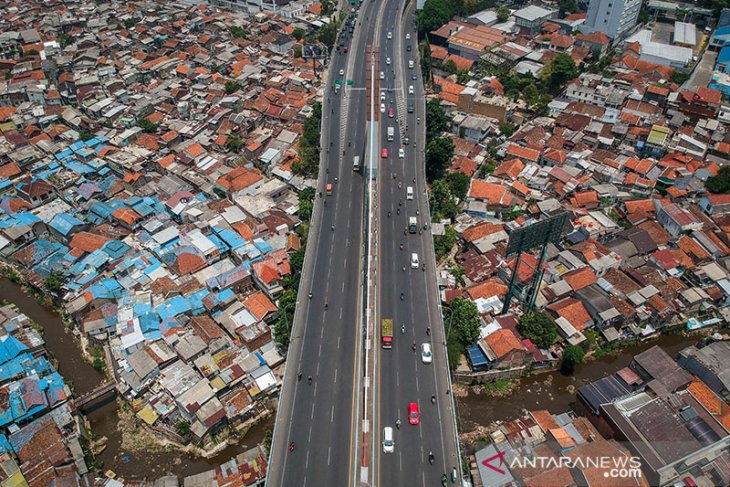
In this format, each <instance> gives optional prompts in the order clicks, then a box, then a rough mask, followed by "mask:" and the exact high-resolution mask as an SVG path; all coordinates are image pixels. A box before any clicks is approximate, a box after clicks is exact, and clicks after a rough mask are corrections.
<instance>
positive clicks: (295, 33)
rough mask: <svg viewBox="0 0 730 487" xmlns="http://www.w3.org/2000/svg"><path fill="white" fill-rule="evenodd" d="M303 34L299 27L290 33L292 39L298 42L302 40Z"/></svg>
mask: <svg viewBox="0 0 730 487" xmlns="http://www.w3.org/2000/svg"><path fill="white" fill-rule="evenodd" d="M305 34H306V32H304V29H302V28H301V27H297V28H295V29H294V30H293V31H292V33H291V36H292V37H293V38H294V39H296V40H298V41H300V40H302V38H304V36H305Z"/></svg>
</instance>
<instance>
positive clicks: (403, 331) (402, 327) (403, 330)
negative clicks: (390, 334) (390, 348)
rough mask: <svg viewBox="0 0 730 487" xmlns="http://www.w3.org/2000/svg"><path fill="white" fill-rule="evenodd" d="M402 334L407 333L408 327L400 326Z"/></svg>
mask: <svg viewBox="0 0 730 487" xmlns="http://www.w3.org/2000/svg"><path fill="white" fill-rule="evenodd" d="M400 332H401V333H405V332H406V325H400Z"/></svg>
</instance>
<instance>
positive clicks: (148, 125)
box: [137, 118, 157, 134]
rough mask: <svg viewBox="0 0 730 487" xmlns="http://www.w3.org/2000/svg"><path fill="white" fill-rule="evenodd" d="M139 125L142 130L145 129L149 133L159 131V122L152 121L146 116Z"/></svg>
mask: <svg viewBox="0 0 730 487" xmlns="http://www.w3.org/2000/svg"><path fill="white" fill-rule="evenodd" d="M137 125H139V126H140V127H141V128H142V130H144V131H145V132H147V133H149V134H154V133H155V132H157V124H156V123H154V122H150V121H149V120H148V119H146V118H143V119H142V120H140V121H139V123H138V124H137Z"/></svg>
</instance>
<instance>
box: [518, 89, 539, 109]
mask: <svg viewBox="0 0 730 487" xmlns="http://www.w3.org/2000/svg"><path fill="white" fill-rule="evenodd" d="M522 99H523V100H525V103H527V106H530V107H531V106H533V105H535V104H536V103H537V102H538V101H539V100H540V91H539V90H538V89H537V86H535V83H530V84H529V85H527V86H526V87H525V89H524V90H522Z"/></svg>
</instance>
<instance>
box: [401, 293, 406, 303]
mask: <svg viewBox="0 0 730 487" xmlns="http://www.w3.org/2000/svg"><path fill="white" fill-rule="evenodd" d="M405 297H406V295H405V294H403V293H400V300H401V301H403V299H405Z"/></svg>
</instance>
